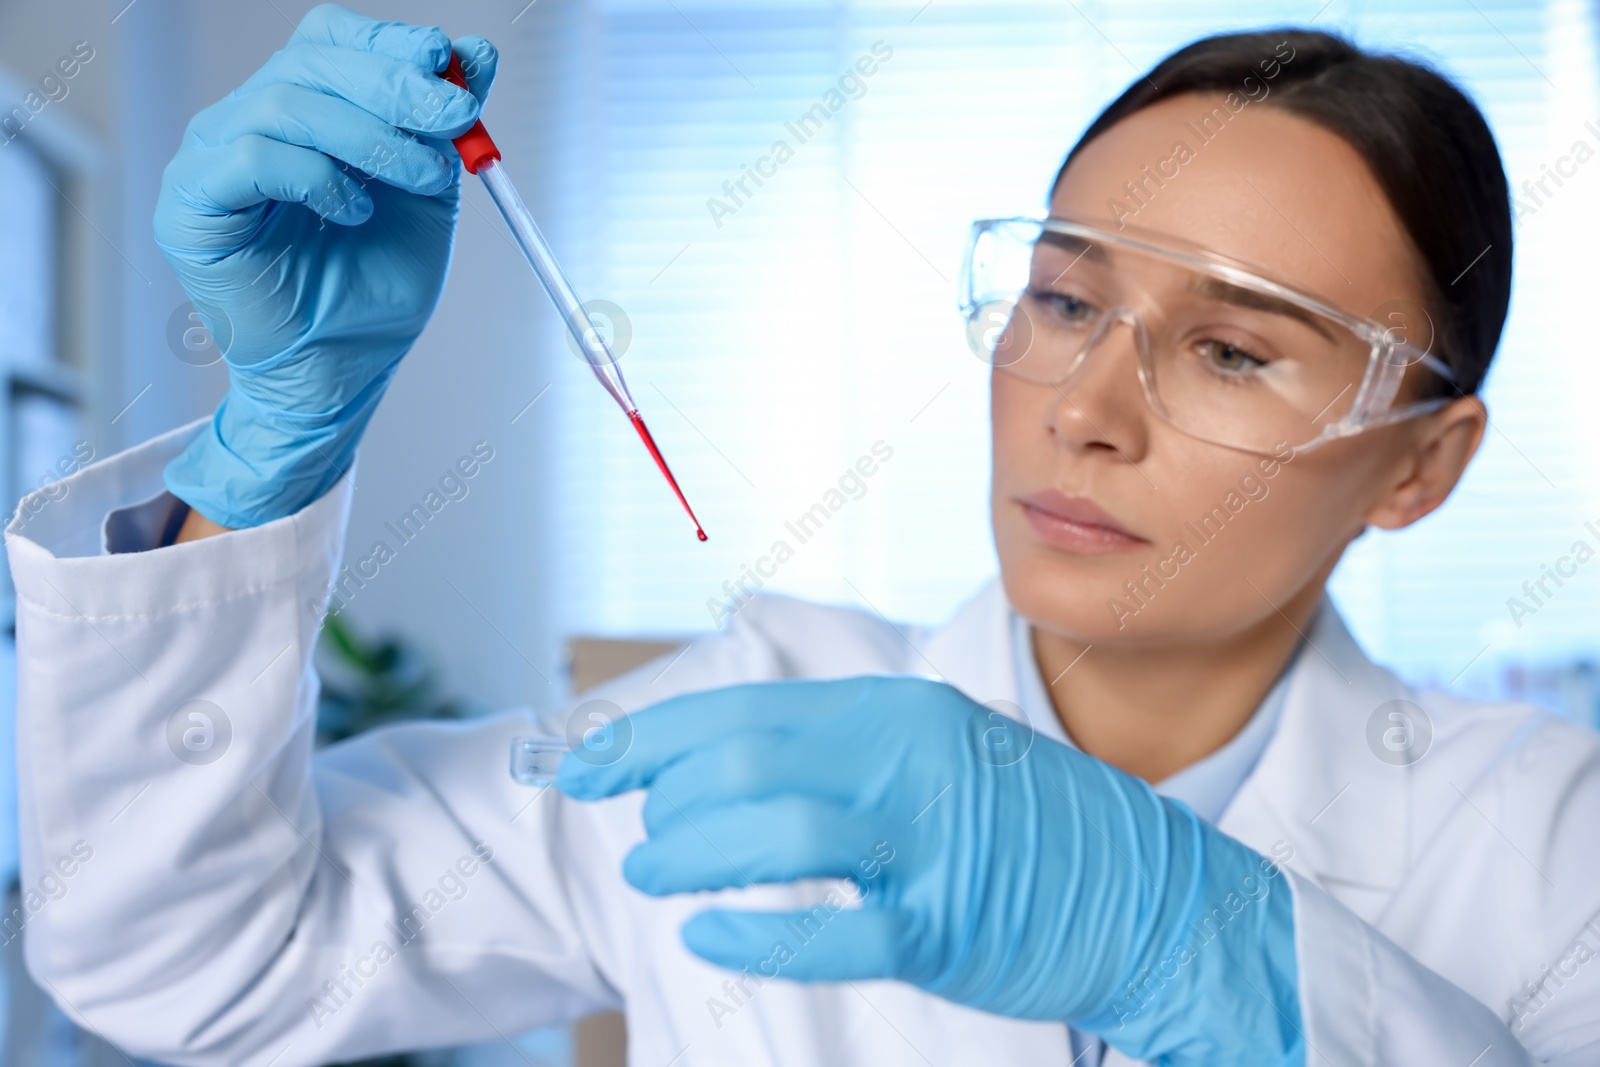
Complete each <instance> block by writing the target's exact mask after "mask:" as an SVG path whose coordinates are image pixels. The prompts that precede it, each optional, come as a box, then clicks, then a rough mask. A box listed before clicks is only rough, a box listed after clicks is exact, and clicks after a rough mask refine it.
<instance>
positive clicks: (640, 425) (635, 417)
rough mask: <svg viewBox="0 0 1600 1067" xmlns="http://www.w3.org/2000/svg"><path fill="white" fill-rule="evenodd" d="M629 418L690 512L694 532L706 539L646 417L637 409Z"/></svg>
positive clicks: (630, 413)
mask: <svg viewBox="0 0 1600 1067" xmlns="http://www.w3.org/2000/svg"><path fill="white" fill-rule="evenodd" d="M628 420H629V421H630V422H632V423H633V428H634V429H635V430H638V431H639V439H640V440H641V441H643V442H644V447H646V448H648V449H649V450H650V458H651V459H653V460H655V461H656V466H658V467H660V468H661V473H662V475H663V476H665V477H666V479H667V484H668V485H670V486H672V491H673V492H674V493H675V494H677V497H678V503H680V504H682V505H683V510H684V511H687V512H688V513H689V521H690V522H692V523H694V532H695V533H696V534H697V535H698V536H699V538H700V540H702V541H704V540H705V539H706V532H705V530H704V529H703V528H702V527H701V525H700V520H699V519H697V518H695V517H694V508H691V507H690V506H689V501H688V500H686V499H685V498H684V495H683V490H682V489H679V488H678V479H676V478H674V477H673V476H672V471H671V470H670V469H668V467H667V461H666V460H664V459H662V458H661V449H659V448H657V447H656V441H655V438H653V437H651V436H650V430H649V428H647V427H646V426H645V424H644V419H643V418H642V417H641V416H640V415H639V413H638V412H637V411H630V412H628Z"/></svg>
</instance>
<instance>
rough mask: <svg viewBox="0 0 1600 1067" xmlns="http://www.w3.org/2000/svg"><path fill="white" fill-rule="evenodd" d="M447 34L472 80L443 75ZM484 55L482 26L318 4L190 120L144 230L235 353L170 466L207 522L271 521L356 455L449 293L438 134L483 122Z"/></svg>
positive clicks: (326, 483)
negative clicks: (149, 227) (208, 407)
mask: <svg viewBox="0 0 1600 1067" xmlns="http://www.w3.org/2000/svg"><path fill="white" fill-rule="evenodd" d="M452 48H453V49H454V54H455V55H456V56H457V57H459V58H460V59H461V60H462V61H463V63H464V66H465V68H466V71H467V73H468V77H467V79H466V86H467V87H466V88H465V89H463V88H458V87H456V86H454V85H451V84H449V83H448V82H445V81H443V80H441V79H440V78H439V77H437V72H439V71H442V70H443V69H444V68H445V65H446V64H447V63H448V62H449V60H450V57H451V55H452ZM496 60H497V54H496V52H495V49H494V46H493V45H491V44H490V43H489V42H488V41H486V40H483V39H482V38H472V37H466V38H462V39H460V40H458V41H456V42H455V44H454V45H453V46H452V44H451V41H450V39H449V38H448V37H446V36H445V35H444V33H443V32H442V31H440V30H439V29H437V28H434V29H425V28H421V27H415V26H407V25H405V24H402V23H393V22H390V23H375V22H373V21H371V20H370V19H366V18H362V17H360V16H358V15H356V14H354V13H352V12H350V11H346V10H345V9H343V8H340V7H336V6H333V5H324V6H322V7H319V8H317V9H315V10H314V11H312V12H311V13H310V14H309V15H307V16H306V19H305V20H304V21H303V22H302V23H301V25H300V31H299V33H298V34H297V35H296V37H295V39H294V41H293V42H291V43H290V45H289V46H288V47H287V48H285V49H283V50H282V51H280V52H278V53H277V54H276V55H274V56H273V57H272V59H271V60H269V61H268V62H267V63H266V65H265V66H263V67H262V68H261V70H259V71H258V72H257V73H256V74H255V75H254V76H253V77H252V78H250V80H249V81H247V82H245V83H244V84H243V85H242V86H240V87H239V88H238V89H237V90H235V91H234V92H233V93H231V94H229V95H228V96H227V97H225V98H224V99H223V100H221V101H219V102H218V103H216V104H215V105H213V106H212V107H210V108H207V109H206V110H205V111H202V112H201V113H200V114H198V115H197V116H195V118H194V120H193V121H192V122H191V123H190V125H189V128H188V130H186V131H185V133H184V138H183V146H182V148H181V150H180V151H179V152H178V154H177V156H176V157H175V158H174V159H173V161H172V163H171V164H170V165H169V166H168V167H167V170H166V174H165V176H164V178H163V180H162V185H161V196H160V200H159V202H158V204H157V207H156V214H155V236H156V240H157V242H158V243H159V244H160V246H161V250H162V252H163V253H165V255H166V257H167V260H168V262H170V263H171V264H172V267H173V269H174V270H175V271H176V272H177V274H178V279H179V281H180V282H182V284H183V287H184V289H185V290H186V291H187V292H188V294H189V297H190V299H191V300H193V302H194V305H195V309H196V310H197V311H198V312H199V313H200V315H201V316H202V318H203V319H204V321H205V323H206V325H207V326H208V327H209V328H210V330H211V331H212V333H213V336H215V338H216V340H217V344H218V347H219V348H220V349H221V351H222V352H223V354H224V358H225V360H226V362H227V365H228V373H229V390H228V394H227V396H226V398H225V399H224V400H223V402H222V404H221V406H220V407H219V408H218V409H217V412H216V416H215V418H214V419H213V420H212V425H211V427H210V430H209V432H207V433H204V434H202V435H201V436H199V437H198V438H196V439H195V441H194V443H193V444H192V445H191V446H190V447H189V448H188V450H187V451H185V452H184V453H183V455H182V456H180V457H179V458H178V459H176V460H175V461H173V463H172V464H171V465H170V466H169V467H168V468H167V477H166V481H167V487H168V488H169V489H170V490H171V491H172V493H173V495H174V496H177V497H178V498H179V499H181V500H183V501H185V502H187V503H188V504H189V505H190V506H191V507H192V508H194V509H195V510H196V511H198V512H200V513H201V514H202V515H204V516H205V517H206V518H208V519H210V520H212V521H213V522H215V523H218V524H220V525H222V526H226V527H244V526H255V525H259V524H261V523H264V522H268V521H271V520H273V519H277V518H281V517H283V516H285V515H289V514H292V513H293V512H295V511H297V510H299V509H300V508H301V507H303V506H305V505H306V504H308V503H310V502H311V501H313V500H315V499H317V498H318V497H319V496H321V495H322V494H323V493H324V492H326V491H327V489H328V487H330V486H331V485H333V484H334V483H335V482H336V481H338V480H339V478H340V477H341V476H342V475H343V474H344V472H345V470H347V469H348V468H349V466H350V463H351V460H352V459H353V457H354V455H355V450H356V445H357V442H358V441H359V440H360V438H361V434H362V431H363V430H364V429H365V428H366V424H367V421H368V420H369V419H370V418H371V416H372V412H373V410H374V409H375V408H376V407H377V404H378V401H379V400H380V399H381V398H382V396H383V393H384V390H385V388H386V387H387V385H388V383H389V379H390V378H391V377H392V376H393V374H394V372H395V368H396V366H397V365H398V364H399V362H400V358H401V357H402V356H404V355H405V353H406V351H407V350H408V349H409V348H410V347H411V345H412V343H413V342H414V341H415V340H416V338H417V335H418V334H420V333H421V332H422V328H423V327H424V326H425V325H426V324H427V322H428V319H429V317H430V316H431V315H432V313H433V309H434V307H435V305H437V303H438V300H439V294H440V292H441V291H442V290H443V288H444V281H445V274H446V272H447V270H448V268H449V265H450V253H451V245H452V243H453V241H454V239H455V226H456V214H457V211H458V208H459V199H460V192H461V188H460V174H461V161H460V159H459V157H458V156H457V155H456V152H455V149H454V148H452V147H451V145H450V141H449V138H450V137H453V136H456V135H458V134H460V133H462V132H464V131H465V130H467V129H468V128H469V127H471V126H472V124H473V122H474V121H476V119H477V117H478V112H479V109H480V108H481V106H482V103H483V100H484V99H485V98H486V97H487V96H488V93H489V86H490V84H491V83H492V82H493V81H494V74H495V65H496ZM298 205H304V207H303V208H302V207H300V206H298ZM306 209H309V210H306Z"/></svg>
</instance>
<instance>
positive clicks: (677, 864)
mask: <svg viewBox="0 0 1600 1067" xmlns="http://www.w3.org/2000/svg"><path fill="white" fill-rule="evenodd" d="M657 822H658V824H659V828H658V829H652V830H651V831H650V837H649V839H648V840H646V841H645V842H644V843H643V844H641V845H638V846H636V847H635V848H634V849H633V851H631V852H629V853H628V856H627V859H625V860H624V861H623V864H622V874H623V877H624V878H626V879H627V880H628V883H629V884H630V885H632V886H633V887H634V888H635V889H638V890H639V891H640V892H643V893H649V894H651V895H652V896H665V895H667V894H669V893H692V892H696V891H698V890H702V889H728V888H731V887H743V886H748V885H761V884H768V883H775V882H793V881H796V880H798V879H801V878H829V877H836V878H843V877H847V876H849V875H852V874H854V872H855V869H856V868H855V864H856V861H857V860H858V859H859V858H861V857H871V856H872V854H873V845H874V842H873V841H872V840H871V830H870V829H869V828H868V827H866V826H864V825H863V824H862V822H861V821H860V820H859V819H857V818H855V817H853V816H852V815H850V813H848V812H847V811H846V810H845V809H844V808H842V807H840V806H839V805H836V804H830V803H827V802H825V801H818V800H813V799H811V798H808V797H796V796H782V797H773V798H771V799H769V800H762V801H755V802H752V803H743V804H732V805H729V806H727V807H724V808H719V809H716V810H712V811H703V812H700V813H698V814H696V815H679V816H667V817H664V818H663V817H660V816H659V815H658V817H657Z"/></svg>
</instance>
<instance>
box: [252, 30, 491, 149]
mask: <svg viewBox="0 0 1600 1067" xmlns="http://www.w3.org/2000/svg"><path fill="white" fill-rule="evenodd" d="M284 83H287V84H289V85H302V86H305V87H306V88H307V89H315V90H316V91H317V92H320V93H326V94H328V95H329V96H336V97H339V98H341V99H343V100H348V101H350V102H351V103H352V104H355V105H356V106H357V107H361V108H365V109H366V110H367V111H370V112H371V113H372V114H374V115H376V116H378V117H379V118H380V119H382V120H383V121H384V122H387V123H388V124H389V125H391V126H398V127H399V128H400V129H402V130H407V131H410V132H411V133H419V134H428V135H431V136H435V137H459V136H460V135H461V134H463V133H465V132H466V131H467V129H468V128H469V127H470V126H471V125H472V124H473V122H474V121H476V120H477V118H478V112H479V110H481V107H482V105H481V104H480V102H479V100H478V98H477V97H475V96H473V95H472V94H471V93H469V92H468V91H467V90H465V89H461V88H458V87H456V86H454V85H451V84H450V83H449V82H447V81H445V80H444V79H443V78H441V77H439V76H438V75H437V74H436V73H434V72H433V71H432V70H429V69H426V68H424V67H423V66H421V65H419V64H417V63H411V62H407V61H406V60H403V59H393V58H391V57H389V56H384V55H379V54H378V53H376V52H363V51H359V50H357V49H354V48H338V47H335V46H333V45H312V44H309V43H302V44H291V45H290V46H289V47H288V48H285V49H284V50H283V51H281V52H278V53H277V54H275V55H274V56H273V57H272V58H271V59H269V60H267V61H266V63H264V64H262V66H261V69H260V70H258V71H256V72H255V73H254V74H252V75H251V76H250V77H249V78H248V79H246V80H245V83H244V84H243V85H241V86H239V88H237V89H235V90H234V92H233V95H234V96H248V95H249V94H251V93H255V92H260V91H261V90H262V89H264V88H266V87H267V86H269V85H279V84H284Z"/></svg>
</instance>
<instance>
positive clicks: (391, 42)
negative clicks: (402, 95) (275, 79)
mask: <svg viewBox="0 0 1600 1067" xmlns="http://www.w3.org/2000/svg"><path fill="white" fill-rule="evenodd" d="M289 43H290V44H296V43H308V44H314V45H319V46H320V45H332V46H334V47H336V48H356V49H361V50H362V51H367V52H376V53H377V54H379V55H383V56H389V57H390V58H393V59H403V60H406V61H407V62H410V63H417V64H420V65H422V66H424V67H426V68H427V69H428V70H432V71H440V70H443V69H444V68H445V64H446V63H448V62H450V38H449V37H447V36H445V32H444V31H443V30H441V29H440V28H439V27H437V26H413V25H411V24H409V23H405V22H385V21H382V20H379V19H370V18H367V16H365V15H361V14H357V13H356V12H354V11H351V10H350V9H349V8H344V7H340V6H339V5H338V4H319V5H318V6H316V7H314V8H312V9H311V10H310V11H308V12H306V16H305V18H303V19H301V20H300V25H299V26H297V27H295V31H294V36H293V37H292V38H290V41H289Z"/></svg>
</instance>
